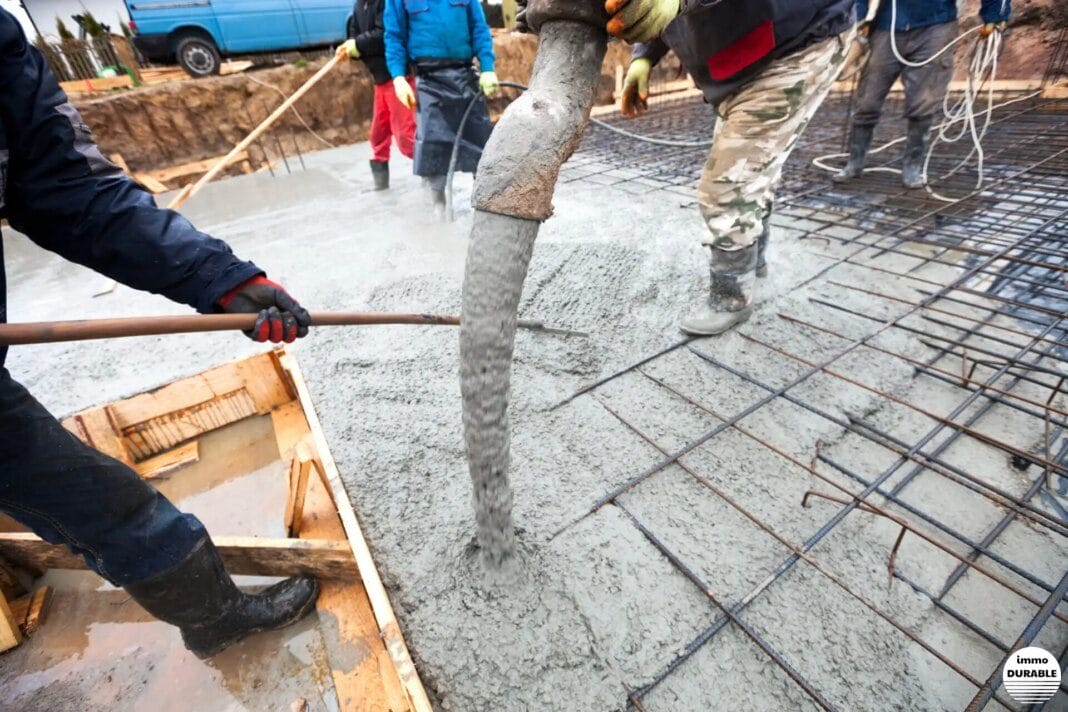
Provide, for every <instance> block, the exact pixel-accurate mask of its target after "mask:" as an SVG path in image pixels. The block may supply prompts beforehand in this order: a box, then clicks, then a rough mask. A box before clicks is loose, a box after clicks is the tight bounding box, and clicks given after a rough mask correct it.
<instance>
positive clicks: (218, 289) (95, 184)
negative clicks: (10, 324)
mask: <svg viewBox="0 0 1068 712" xmlns="http://www.w3.org/2000/svg"><path fill="white" fill-rule="evenodd" d="M0 97H3V100H2V101H0V217H4V218H6V219H7V220H8V221H9V222H10V224H11V226H12V227H14V228H15V229H17V230H18V231H19V232H21V233H23V234H24V235H26V236H27V237H29V238H30V239H31V240H33V241H34V242H35V243H37V244H38V245H40V246H41V247H43V248H45V249H48V250H51V251H53V252H56V253H58V254H59V255H61V256H63V257H65V258H67V259H69V260H71V261H73V262H77V263H79V264H82V265H85V266H86V267H91V268H93V269H95V270H97V271H99V272H101V273H103V274H105V275H107V276H109V277H112V278H114V279H116V280H118V281H120V282H123V283H124V284H126V285H129V286H130V287H134V288H136V289H144V290H148V291H152V292H155V293H157V294H162V295H164V296H167V297H169V298H171V299H173V300H174V301H176V302H181V303H183V304H188V305H190V306H192V307H195V308H196V309H197V310H199V311H201V312H229V313H236V312H240V313H257V314H259V317H258V318H257V320H256V322H255V326H254V328H253V329H252V331H251V332H249V336H250V337H251V338H254V339H255V340H257V341H267V340H270V341H275V342H279V341H287V342H288V341H292V340H294V339H296V338H297V337H300V336H303V335H305V334H306V333H307V331H308V325H309V322H310V318H309V316H308V313H307V312H306V311H305V310H304V309H303V308H302V307H301V306H300V305H299V304H298V303H297V302H296V301H295V300H294V299H293V298H292V297H291V296H289V294H288V293H287V292H286V291H285V290H284V289H283V288H282V287H280V286H279V285H277V284H275V283H273V282H271V281H269V280H267V279H266V277H265V276H264V274H263V271H262V270H260V269H259V268H258V267H256V266H255V265H254V264H252V263H250V262H242V261H241V260H239V259H237V258H236V257H235V256H234V254H233V253H232V252H231V251H230V248H229V246H227V245H226V243H224V242H221V241H220V240H216V239H214V238H212V237H209V236H208V235H205V234H203V233H201V232H197V231H196V230H195V229H194V228H193V226H192V225H190V224H189V223H188V222H187V221H186V220H185V218H183V217H182V216H181V215H178V214H177V213H174V212H171V211H169V210H161V209H159V208H157V207H156V205H155V203H154V201H153V200H152V197H151V196H150V195H149V194H148V193H147V192H145V191H144V190H143V189H141V188H140V187H139V186H138V185H137V184H135V183H134V182H133V181H131V180H130V179H129V178H127V177H126V175H125V174H124V173H123V172H122V170H120V169H119V168H118V167H116V166H115V165H114V164H112V163H110V162H109V161H107V160H106V159H105V158H104V157H103V155H101V153H100V150H99V149H98V148H97V147H96V145H95V144H94V143H93V140H92V137H91V135H90V132H89V128H88V127H87V126H86V125H85V124H84V123H82V118H81V116H80V115H79V114H78V112H77V110H75V108H74V107H73V106H71V105H70V104H69V103H68V102H67V97H66V95H65V94H64V93H63V91H62V90H61V89H60V88H59V84H58V83H57V82H56V78H55V76H53V74H52V72H51V71H50V70H49V68H48V65H47V64H46V62H45V60H44V57H43V56H42V55H41V53H40V52H39V51H38V50H37V49H36V48H34V47H32V46H31V45H30V44H29V43H28V42H27V41H26V38H25V36H24V35H23V33H22V29H21V28H20V27H19V23H18V22H17V21H16V20H15V18H14V17H13V16H12V15H11V14H9V13H8V12H6V11H3V10H0ZM3 281H4V275H3V271H2V270H0V321H6V316H7V309H6V303H5V300H4V297H3V296H2V295H3V289H4V285H3ZM5 356H6V349H0V511H2V512H4V513H5V514H7V515H9V516H11V517H12V518H14V519H15V520H16V521H18V522H20V523H22V524H23V525H25V526H26V527H28V528H30V529H32V530H33V531H34V532H35V533H36V534H37V535H39V536H40V537H42V538H43V539H45V540H47V541H49V542H51V543H53V544H65V545H67V546H68V547H70V549H71V550H72V551H74V552H75V553H77V554H80V555H82V556H83V557H84V558H85V561H86V563H87V564H88V565H89V566H90V567H91V568H92V569H93V570H95V571H96V572H97V573H99V574H100V575H101V576H103V577H104V578H105V579H107V580H108V581H110V582H111V583H113V584H115V585H116V586H121V587H123V588H125V589H126V591H127V592H128V593H129V594H130V596H131V597H132V598H133V599H134V600H135V601H137V602H138V603H140V604H141V606H143V607H144V608H145V610H147V611H148V612H149V613H151V614H152V615H154V616H156V617H157V618H159V619H160V620H163V621H166V622H167V623H171V624H173V625H175V626H178V627H179V628H180V629H181V633H182V638H183V640H184V642H185V645H186V647H187V648H189V650H191V651H192V652H193V653H195V654H196V655H198V656H200V657H202V658H206V657H210V656H212V655H214V654H216V653H218V652H220V651H221V650H223V649H224V648H226V647H227V646H229V645H231V644H233V643H234V642H236V641H238V640H240V639H241V638H243V637H244V636H246V635H248V634H249V633H253V632H256V631H262V630H270V629H274V628H280V627H282V626H286V625H288V624H290V623H293V622H294V621H296V620H297V619H299V618H301V617H302V616H304V615H305V614H306V613H307V612H308V611H310V610H311V609H312V607H313V605H314V602H315V599H316V597H317V595H318V585H317V583H316V582H315V580H314V579H311V578H294V579H289V580H287V581H284V582H282V583H279V584H277V585H275V586H273V587H272V588H269V589H267V590H266V591H263V592H262V593H259V594H255V595H250V594H245V593H242V592H241V591H239V590H238V589H237V587H236V586H235V585H234V582H233V580H232V579H231V578H230V576H229V575H228V574H227V573H226V570H225V569H224V568H223V565H222V561H221V560H220V559H219V554H218V552H217V551H216V549H215V547H214V546H213V545H212V543H211V539H209V538H208V533H207V532H206V531H205V529H204V526H203V525H202V524H201V523H200V522H199V521H198V520H197V519H196V518H195V517H193V516H191V515H188V514H183V513H182V512H180V511H178V510H177V509H176V508H175V507H174V505H173V504H171V503H170V502H169V501H168V500H167V499H166V498H165V497H164V496H163V495H161V494H160V493H159V492H157V491H156V490H155V489H154V488H152V487H151V486H149V485H148V484H146V483H145V482H144V481H143V480H142V479H141V478H140V477H139V476H138V475H137V473H135V472H134V471H133V470H131V469H130V468H129V467H127V466H126V465H125V464H123V463H121V462H119V461H118V460H115V459H113V458H110V457H107V456H105V455H103V454H101V453H99V452H97V451H96V450H94V449H92V448H90V447H89V446H87V445H85V444H84V443H82V441H81V440H79V439H77V438H76V437H74V436H73V435H72V434H71V433H69V432H68V431H67V430H66V429H65V428H63V426H62V425H60V423H59V421H57V420H56V419H55V418H54V417H53V416H52V415H51V414H50V413H49V412H48V411H47V410H45V408H44V407H43V406H42V405H41V404H40V403H38V402H37V401H36V400H35V399H34V397H33V396H32V395H30V393H29V392H28V391H27V390H26V389H25V388H24V387H23V386H21V385H20V384H19V383H17V382H16V381H15V380H14V379H13V378H12V377H11V374H10V373H9V372H8V370H7V369H6V368H4V367H3V360H4V357H5Z"/></svg>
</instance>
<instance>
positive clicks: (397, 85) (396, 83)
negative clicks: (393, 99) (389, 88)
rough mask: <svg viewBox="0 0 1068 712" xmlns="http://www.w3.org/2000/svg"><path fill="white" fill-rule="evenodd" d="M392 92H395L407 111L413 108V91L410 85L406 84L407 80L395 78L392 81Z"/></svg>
mask: <svg viewBox="0 0 1068 712" xmlns="http://www.w3.org/2000/svg"><path fill="white" fill-rule="evenodd" d="M393 91H394V92H396V94H397V98H398V99H400V103H402V104H404V105H405V106H407V107H408V108H409V109H414V108H415V103H416V102H415V91H413V90H412V85H411V84H409V83H408V80H407V79H405V78H404V77H397V78H395V79H394V80H393Z"/></svg>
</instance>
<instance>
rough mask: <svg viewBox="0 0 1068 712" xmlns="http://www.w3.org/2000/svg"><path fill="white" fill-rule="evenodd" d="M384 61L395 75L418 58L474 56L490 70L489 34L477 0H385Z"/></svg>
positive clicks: (459, 58)
mask: <svg viewBox="0 0 1068 712" xmlns="http://www.w3.org/2000/svg"><path fill="white" fill-rule="evenodd" d="M385 24H386V64H387V65H388V66H389V72H390V74H392V75H393V77H394V78H396V77H403V76H406V75H408V73H409V71H408V66H409V64H410V63H412V62H416V61H417V60H420V59H455V60H459V61H462V62H467V61H470V60H472V59H473V58H475V57H478V63H479V66H480V67H481V68H482V71H483V72H492V71H493V62H494V54H493V37H492V36H491V35H490V30H489V25H488V24H487V23H486V15H485V14H484V13H483V12H482V3H480V2H479V1H478V0H386V16H385Z"/></svg>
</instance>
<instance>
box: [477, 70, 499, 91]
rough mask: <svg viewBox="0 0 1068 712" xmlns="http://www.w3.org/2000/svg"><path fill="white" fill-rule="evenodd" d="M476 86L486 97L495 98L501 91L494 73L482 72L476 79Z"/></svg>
mask: <svg viewBox="0 0 1068 712" xmlns="http://www.w3.org/2000/svg"><path fill="white" fill-rule="evenodd" d="M478 85H479V86H480V87H481V88H482V93H483V94H485V95H486V96H496V95H497V94H499V93H500V91H501V82H500V80H499V79H497V73H496V72H482V74H481V75H480V76H479V78H478Z"/></svg>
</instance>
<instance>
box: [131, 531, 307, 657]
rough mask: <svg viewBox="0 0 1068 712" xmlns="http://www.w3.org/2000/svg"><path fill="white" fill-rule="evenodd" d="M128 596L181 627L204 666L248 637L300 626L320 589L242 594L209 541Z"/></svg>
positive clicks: (286, 585) (301, 582)
mask: <svg viewBox="0 0 1068 712" xmlns="http://www.w3.org/2000/svg"><path fill="white" fill-rule="evenodd" d="M126 591H127V593H129V594H130V596H132V597H133V599H134V600H135V601H137V602H138V603H139V604H141V606H142V607H143V608H144V609H145V610H146V611H148V612H149V613H151V614H152V615H153V616H155V617H156V618H159V619H160V620H161V621H164V622H165V623H170V624H171V625H175V626H178V628H179V629H181V631H182V640H183V641H185V647H186V648H188V649H189V650H190V651H192V652H193V653H194V654H195V655H196V656H197V657H198V658H200V659H202V660H203V659H207V658H210V657H213V656H215V655H217V654H219V653H221V652H222V651H223V650H225V649H226V648H228V647H230V646H231V645H233V644H234V643H236V642H237V641H239V640H241V639H242V638H244V637H245V636H247V635H251V634H252V633H258V632H260V631H265V630H275V629H278V628H284V627H286V626H288V625H290V624H291V623H295V622H297V621H298V620H300V619H301V618H303V617H304V616H305V615H307V614H308V612H309V611H311V610H312V608H313V607H314V606H315V599H316V598H318V596H319V584H318V582H317V581H316V580H315V579H313V578H304V577H301V578H291V579H287V580H285V581H283V582H281V583H279V584H275V585H274V586H272V587H270V588H268V589H266V590H265V591H262V592H261V593H256V594H248V593H242V592H241V591H240V590H238V588H237V586H235V585H234V581H233V579H231V578H230V574H228V573H226V569H224V568H223V564H222V560H221V559H220V558H219V552H218V551H217V550H216V549H215V545H214V544H212V543H211V540H209V539H204V540H203V541H202V542H201V543H200V544H197V546H196V547H195V548H194V549H193V551H192V552H191V553H190V554H189V556H188V557H186V559H185V560H184V561H182V562H181V563H180V564H178V565H177V566H174V567H173V568H170V569H168V570H167V571H164V572H163V573H160V574H157V575H155V576H153V577H152V578H150V579H147V580H145V581H140V582H138V583H136V584H132V585H130V586H127V587H126Z"/></svg>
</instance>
